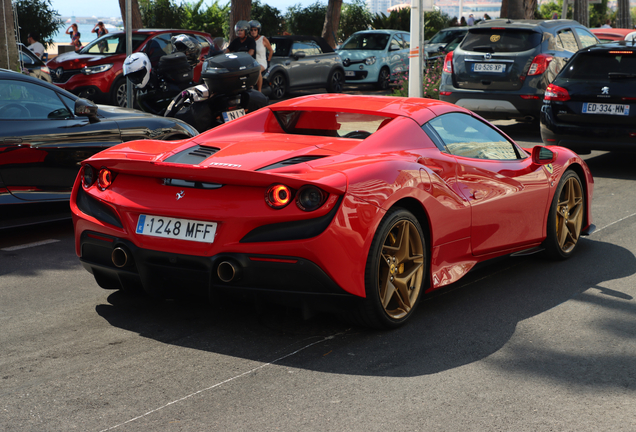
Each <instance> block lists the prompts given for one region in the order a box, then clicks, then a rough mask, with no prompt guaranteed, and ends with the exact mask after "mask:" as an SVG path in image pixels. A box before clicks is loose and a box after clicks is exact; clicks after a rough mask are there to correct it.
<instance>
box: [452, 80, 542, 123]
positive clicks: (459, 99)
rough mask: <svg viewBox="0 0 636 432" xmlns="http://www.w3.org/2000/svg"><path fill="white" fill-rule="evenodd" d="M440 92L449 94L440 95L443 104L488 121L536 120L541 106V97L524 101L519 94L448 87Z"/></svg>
mask: <svg viewBox="0 0 636 432" xmlns="http://www.w3.org/2000/svg"><path fill="white" fill-rule="evenodd" d="M440 91H450V92H451V94H450V95H446V96H444V95H440V99H441V100H443V101H444V102H450V103H453V104H455V105H459V106H461V107H464V108H467V109H469V110H471V111H474V112H475V113H477V114H479V115H480V116H482V117H484V118H488V119H526V120H530V118H531V117H532V119H536V118H538V117H539V113H540V111H541V105H542V104H543V97H542V96H538V98H537V99H524V98H522V97H521V95H522V93H519V92H514V93H510V92H484V91H481V90H475V91H470V90H456V89H454V88H448V86H443V87H441V88H440ZM524 95H525V94H524Z"/></svg>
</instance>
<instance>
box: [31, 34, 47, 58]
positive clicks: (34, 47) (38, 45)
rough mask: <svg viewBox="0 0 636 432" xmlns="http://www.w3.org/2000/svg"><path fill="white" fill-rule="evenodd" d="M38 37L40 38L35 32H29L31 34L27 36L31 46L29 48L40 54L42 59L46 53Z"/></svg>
mask: <svg viewBox="0 0 636 432" xmlns="http://www.w3.org/2000/svg"><path fill="white" fill-rule="evenodd" d="M38 39H39V38H38V36H37V35H36V34H35V33H29V36H28V37H27V41H28V42H29V46H28V47H27V48H29V49H30V50H31V52H33V54H35V55H36V56H38V58H39V59H41V58H42V55H43V54H44V45H42V44H41V43H40V42H38Z"/></svg>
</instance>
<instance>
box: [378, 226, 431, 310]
mask: <svg viewBox="0 0 636 432" xmlns="http://www.w3.org/2000/svg"><path fill="white" fill-rule="evenodd" d="M423 248H424V246H423V244H422V238H421V237H420V233H419V231H418V230H417V228H416V226H415V225H414V224H413V223H412V222H411V221H408V220H401V221H398V222H397V223H396V224H395V225H393V227H392V228H391V230H390V231H389V234H388V235H387V236H386V239H385V240H384V243H383V245H382V253H381V254H380V265H379V278H378V282H379V290H378V293H379V295H380V303H381V304H382V306H383V307H384V311H385V312H386V313H387V315H388V316H389V317H391V318H393V319H401V318H404V317H405V316H406V315H408V313H409V312H410V311H411V309H412V308H413V306H414V305H415V302H416V301H417V298H418V296H419V294H420V288H421V286H422V278H423V277H424V253H423Z"/></svg>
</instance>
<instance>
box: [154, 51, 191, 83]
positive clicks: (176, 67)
mask: <svg viewBox="0 0 636 432" xmlns="http://www.w3.org/2000/svg"><path fill="white" fill-rule="evenodd" d="M157 74H158V75H160V76H161V77H162V78H163V79H164V80H166V81H168V82H173V83H175V84H177V85H181V84H183V85H187V84H189V83H190V82H192V80H193V79H194V70H193V69H192V66H190V64H189V63H188V59H187V57H186V55H185V54H184V53H182V52H176V53H174V54H167V55H165V56H163V57H161V58H160V59H159V63H158V64H157Z"/></svg>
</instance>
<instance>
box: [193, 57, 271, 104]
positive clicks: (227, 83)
mask: <svg viewBox="0 0 636 432" xmlns="http://www.w3.org/2000/svg"><path fill="white" fill-rule="evenodd" d="M260 73H261V67H260V65H259V64H258V63H257V62H256V61H255V60H254V58H253V57H252V56H251V55H249V54H248V53H244V52H237V53H227V54H219V55H217V56H214V57H211V58H208V59H207V61H206V63H204V69H203V70H202V71H201V78H202V79H203V82H204V84H205V85H206V86H207V87H208V89H210V92H212V93H224V94H231V93H238V92H241V91H244V90H247V89H248V88H250V87H252V86H254V85H256V82H257V81H258V74H260Z"/></svg>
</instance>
